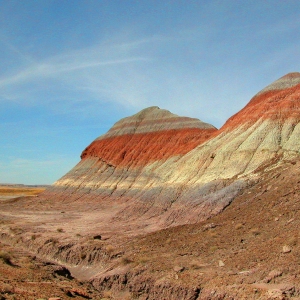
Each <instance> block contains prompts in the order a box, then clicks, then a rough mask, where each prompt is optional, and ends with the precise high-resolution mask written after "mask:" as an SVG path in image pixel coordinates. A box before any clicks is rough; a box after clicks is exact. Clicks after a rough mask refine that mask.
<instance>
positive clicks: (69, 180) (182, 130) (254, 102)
mask: <svg viewBox="0 0 300 300" xmlns="http://www.w3.org/2000/svg"><path fill="white" fill-rule="evenodd" d="M299 100H300V74H299V73H291V74H288V75H286V76H283V77H282V78H280V79H279V80H277V81H275V82H274V83H273V84H271V85H269V86H268V87H266V88H265V89H263V90H262V91H261V92H259V93H258V94H256V95H255V96H254V97H253V98H252V99H251V100H250V102H249V103H248V104H247V105H246V106H245V107H244V108H243V109H242V110H241V111H240V112H238V113H237V114H235V115H234V116H233V117H231V118H230V119H229V120H228V121H227V122H226V123H225V125H224V126H223V127H222V128H221V129H220V130H217V129H216V128H214V127H213V126H212V125H209V124H206V123H203V122H201V121H199V120H196V119H190V118H185V117H178V116H176V115H174V114H171V113H170V112H168V111H166V110H161V109H159V108H158V107H151V108H148V109H145V110H143V111H141V112H139V113H138V114H136V115H134V116H131V117H128V118H125V119H122V120H120V121H119V122H117V123H116V124H115V125H114V126H113V127H112V129H111V130H109V131H108V132H107V134H105V135H103V136H101V137H99V138H97V139H96V140H95V141H94V142H93V143H92V144H91V145H90V146H88V147H87V148H86V149H85V150H84V151H83V153H82V155H81V158H82V159H81V161H80V163H79V164H78V165H77V166H75V167H74V168H73V169H72V170H71V171H70V172H69V173H67V174H66V175H65V176H64V177H62V178H61V179H60V180H58V181H57V182H56V183H55V184H54V186H53V187H52V188H50V189H49V190H48V191H47V192H45V193H44V195H43V197H45V198H46V199H48V200H51V199H52V200H54V199H56V201H57V200H58V201H70V202H72V201H75V200H77V201H86V202H93V203H103V202H104V201H108V202H111V203H115V204H116V203H120V207H119V209H115V210H114V212H113V213H112V214H111V220H112V222H116V223H118V222H122V221H125V220H129V219H130V220H136V219H142V220H143V222H144V224H145V226H148V227H149V230H152V229H153V230H155V229H157V228H158V227H159V228H161V227H166V226H170V225H175V224H183V223H191V222H197V221H199V220H203V219H206V218H209V217H210V216H211V215H213V214H216V213H218V212H220V211H221V210H223V209H224V208H225V207H226V206H227V205H229V204H230V202H231V201H232V200H233V199H234V197H236V195H237V194H238V193H239V192H240V191H241V190H242V189H243V188H245V186H247V185H248V184H251V181H252V179H253V178H254V174H255V172H257V171H259V170H260V168H263V167H267V166H271V165H274V164H276V163H279V162H280V160H282V159H289V158H291V157H295V156H298V155H299V150H300V142H299V134H300V125H299V120H300V104H299V103H300V101H299ZM124 203H126V205H124Z"/></svg>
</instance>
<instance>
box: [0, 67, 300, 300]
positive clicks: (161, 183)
mask: <svg viewBox="0 0 300 300" xmlns="http://www.w3.org/2000/svg"><path fill="white" fill-rule="evenodd" d="M299 121H300V73H290V74H287V75H285V76H283V77H282V78H280V79H278V80H277V81H275V82H274V83H272V84H271V85H269V86H267V87H266V88H265V89H263V90H262V91H260V92H259V93H258V94H256V95H255V96H254V97H253V98H252V99H251V100H250V102H249V103H248V104H247V105H246V106H245V107H244V108H243V109H242V110H241V111H239V112H238V113H237V114H235V115H234V116H232V117H231V118H230V119H229V120H228V121H227V122H226V123H225V124H224V126H223V127H222V128H220V129H219V130H218V129H216V128H215V127H214V126H212V125H209V124H207V123H204V122H201V121H199V120H197V119H191V118H187V117H179V116H177V115H174V114H172V113H170V112H169V111H167V110H164V109H160V108H158V107H150V108H146V109H144V110H142V111H141V112H139V113H137V114H135V115H133V116H131V117H128V118H124V119H122V120H120V121H119V122H117V123H116V124H115V125H114V126H113V127H112V128H111V129H110V130H109V131H108V132H107V133H106V134H104V135H102V136H100V137H99V138H97V139H96V140H95V141H93V142H92V143H91V144H90V145H89V146H88V147H87V148H86V149H84V151H83V152H82V154H81V161H80V162H79V163H78V164H77V165H76V166H75V167H74V168H73V169H72V170H70V171H69V172H68V173H67V174H66V175H65V176H63V177H62V178H61V179H59V180H58V181H57V182H56V183H54V184H53V185H52V186H51V187H50V188H48V189H47V190H46V191H45V192H43V193H42V194H40V195H39V196H38V197H35V198H33V197H24V198H18V199H14V200H10V201H2V202H1V203H0V208H1V210H0V211H1V212H0V215H1V219H2V220H3V221H2V223H1V240H2V242H3V243H4V244H5V245H10V247H15V248H16V247H18V248H22V249H26V250H28V251H29V252H30V253H31V254H34V255H36V256H37V257H38V258H39V259H43V260H45V261H51V262H52V263H55V264H59V265H61V266H63V267H64V268H67V269H68V270H69V271H70V272H71V274H72V276H74V277H76V278H77V279H78V280H81V281H82V282H85V283H86V289H87V290H86V291H85V292H84V293H81V295H83V294H84V295H85V296H86V297H90V298H93V299H102V298H106V299H299V297H300V284H299V278H300V270H299V269H300V267H299V265H300V261H299V257H300V248H299V246H300V245H299V242H298V240H299V226H300V224H299V217H300V216H299V211H300V203H299V200H298V199H299V197H298V193H299V190H300V181H299V180H298V178H299V175H300V160H299V151H300V140H299V137H300V123H299ZM87 282H88V284H89V285H90V286H92V287H93V289H95V290H93V291H92V290H91V289H90V290H89V289H88V288H87ZM0 288H1V281H0ZM89 293H90V294H89ZM95 293H99V294H97V295H98V296H96V298H95ZM74 295H75V294H74V293H73V296H74ZM76 295H77V294H76ZM76 295H75V296H76ZM89 295H90V296H89ZM75 296H74V297H75ZM77 296H78V295H77ZM27 297H28V296H27ZM78 297H80V295H79V296H78ZM97 297H98V298H97ZM65 298H66V299H68V298H67V296H65ZM65 298H61V299H65ZM83 298H84V297H83ZM5 299H6V298H5ZM19 299H23V298H19ZM24 299H29V298H24ZM32 299H34V298H32Z"/></svg>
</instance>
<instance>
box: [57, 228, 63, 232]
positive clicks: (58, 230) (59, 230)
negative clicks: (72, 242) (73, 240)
mask: <svg viewBox="0 0 300 300" xmlns="http://www.w3.org/2000/svg"><path fill="white" fill-rule="evenodd" d="M56 230H57V232H64V230H63V229H62V228H57V229H56Z"/></svg>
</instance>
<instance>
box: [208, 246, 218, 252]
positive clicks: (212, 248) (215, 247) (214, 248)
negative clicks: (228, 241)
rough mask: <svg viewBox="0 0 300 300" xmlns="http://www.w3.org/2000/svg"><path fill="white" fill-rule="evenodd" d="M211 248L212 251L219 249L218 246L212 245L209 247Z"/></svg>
mask: <svg viewBox="0 0 300 300" xmlns="http://www.w3.org/2000/svg"><path fill="white" fill-rule="evenodd" d="M209 250H210V251H211V252H216V251H217V250H218V247H217V246H211V247H210V248H209Z"/></svg>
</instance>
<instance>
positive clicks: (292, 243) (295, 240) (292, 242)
mask: <svg viewBox="0 0 300 300" xmlns="http://www.w3.org/2000/svg"><path fill="white" fill-rule="evenodd" d="M297 243H298V237H297V236H292V237H290V238H289V239H288V241H287V244H288V245H289V246H296V245H297Z"/></svg>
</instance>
